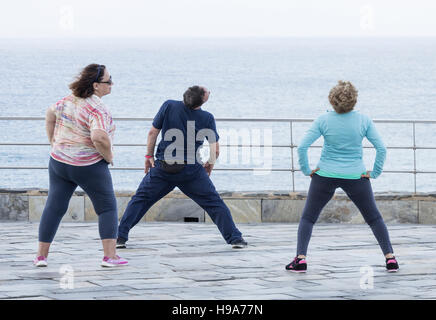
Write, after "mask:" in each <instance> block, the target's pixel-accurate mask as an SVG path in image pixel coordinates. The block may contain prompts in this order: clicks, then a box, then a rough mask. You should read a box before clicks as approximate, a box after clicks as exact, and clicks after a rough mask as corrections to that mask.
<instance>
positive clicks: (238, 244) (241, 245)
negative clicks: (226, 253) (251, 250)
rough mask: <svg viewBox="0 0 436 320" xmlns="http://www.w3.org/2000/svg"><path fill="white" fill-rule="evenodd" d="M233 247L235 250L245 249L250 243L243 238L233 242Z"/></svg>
mask: <svg viewBox="0 0 436 320" xmlns="http://www.w3.org/2000/svg"><path fill="white" fill-rule="evenodd" d="M231 245H232V248H233V249H243V248H245V247H247V245H248V243H247V241H245V240H244V239H243V238H241V239H238V240H233V241H232V243H231Z"/></svg>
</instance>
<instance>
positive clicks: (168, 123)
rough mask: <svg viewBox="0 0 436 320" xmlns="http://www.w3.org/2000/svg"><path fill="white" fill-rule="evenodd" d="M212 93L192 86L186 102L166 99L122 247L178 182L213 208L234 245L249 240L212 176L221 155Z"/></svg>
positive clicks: (121, 232)
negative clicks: (208, 105) (203, 153)
mask: <svg viewBox="0 0 436 320" xmlns="http://www.w3.org/2000/svg"><path fill="white" fill-rule="evenodd" d="M209 95H210V92H209V91H208V90H207V89H206V88H204V87H200V86H193V87H190V88H189V89H188V90H186V92H185V93H184V95H183V102H182V101H175V100H168V101H166V102H165V103H164V104H163V105H162V106H161V108H160V110H159V112H158V113H157V115H156V116H155V117H154V120H153V125H152V127H151V129H150V131H149V133H148V141H147V155H146V156H145V157H146V159H145V173H146V175H145V177H144V179H143V180H142V182H141V184H140V185H139V187H138V189H137V190H136V194H135V195H134V196H133V197H132V199H131V200H130V202H129V204H128V205H127V208H126V211H125V212H124V215H123V217H122V219H121V222H120V225H119V228H118V240H117V248H125V247H126V242H127V240H128V234H129V231H130V229H132V228H133V227H134V226H135V225H136V224H137V223H138V222H139V221H140V220H141V218H142V217H143V216H144V215H145V213H146V212H147V211H148V209H150V207H151V206H152V205H153V204H155V203H156V202H157V201H158V200H160V199H162V198H163V197H164V196H165V195H167V194H168V193H169V192H171V191H172V190H173V189H174V188H175V187H178V188H179V189H180V190H181V191H182V192H183V193H184V194H185V195H187V196H188V197H189V198H191V199H192V200H194V201H195V202H196V203H197V204H198V205H199V206H200V207H202V208H203V209H204V210H205V211H206V212H207V213H208V214H209V216H210V217H211V219H212V221H213V222H214V223H215V224H216V226H217V227H218V229H219V231H220V232H221V234H222V236H223V238H224V240H225V241H226V242H227V243H228V244H231V245H232V247H233V248H244V247H246V246H247V242H245V240H244V239H243V238H242V234H241V232H240V231H239V230H238V228H236V226H235V223H234V222H233V218H232V215H231V214H230V210H229V208H228V207H227V206H226V205H225V203H224V201H223V200H222V199H221V198H220V196H219V194H218V193H217V191H216V189H215V186H214V185H213V183H212V181H211V180H210V178H209V176H210V174H211V172H212V169H213V167H214V163H215V160H216V159H217V158H218V155H219V143H218V140H219V135H218V133H217V131H216V126H215V118H214V117H213V115H212V114H211V113H209V112H207V111H204V110H202V109H201V106H202V105H203V104H204V103H205V102H206V101H207V100H208V99H209ZM161 131H162V140H161V141H160V142H159V145H158V147H157V152H156V155H154V149H155V144H156V139H157V137H158V135H159V133H160V132H161ZM204 138H206V139H208V142H209V145H210V150H211V152H210V158H209V160H208V161H207V162H205V163H204V164H202V163H201V160H200V159H199V149H200V147H201V146H202V145H203V142H204ZM155 158H156V160H155Z"/></svg>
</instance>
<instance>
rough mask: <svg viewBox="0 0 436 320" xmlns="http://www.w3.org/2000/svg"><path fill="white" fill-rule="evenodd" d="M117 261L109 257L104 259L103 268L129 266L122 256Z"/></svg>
mask: <svg viewBox="0 0 436 320" xmlns="http://www.w3.org/2000/svg"><path fill="white" fill-rule="evenodd" d="M116 257H117V258H116V259H111V258H109V257H106V256H105V257H103V261H102V262H101V266H102V267H108V268H112V267H120V266H126V265H128V264H129V262H128V261H127V260H126V259H123V258H121V257H120V256H116Z"/></svg>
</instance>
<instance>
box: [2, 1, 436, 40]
mask: <svg viewBox="0 0 436 320" xmlns="http://www.w3.org/2000/svg"><path fill="white" fill-rule="evenodd" d="M247 36H249V37H250V36H259V37H283V36H285V37H286V36H301V37H307V36H436V1H435V0H413V1H411V0H377V1H375V0H373V1H363V0H142V1H141V0H123V1H120V0H118V1H117V0H16V1H7V2H6V1H4V2H2V5H1V8H0V37H1V38H5V37H6V38H15V37H20V38H21V37H32V38H33V37H247Z"/></svg>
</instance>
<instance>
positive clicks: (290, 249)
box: [0, 221, 436, 300]
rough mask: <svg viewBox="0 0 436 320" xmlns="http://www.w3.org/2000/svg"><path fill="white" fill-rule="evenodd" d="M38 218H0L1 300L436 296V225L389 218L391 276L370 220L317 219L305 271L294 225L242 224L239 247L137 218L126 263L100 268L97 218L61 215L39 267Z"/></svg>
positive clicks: (211, 233)
mask: <svg viewBox="0 0 436 320" xmlns="http://www.w3.org/2000/svg"><path fill="white" fill-rule="evenodd" d="M38 226H39V224H38V222H28V221H14V222H0V230H1V231H0V234H1V237H2V241H1V242H0V259H1V261H2V263H1V265H0V299H8V300H10V299H14V300H21V299H28V300H33V299H35V300H47V299H57V300H62V299H73V300H75V299H80V300H94V299H108V300H112V299H113V300H119V299H120V300H137V299H142V300H162V299H163V300H187V299H194V300H222V299H230V300H238V299H244V300H277V299H278V300H298V299H306V300H307V299H317V300H318V299H334V300H342V299H357V300H374V299H375V300H378V299H388V300H397V299H401V300H403V299H407V300H417V299H426V300H435V299H436V280H435V279H436V269H434V265H435V264H436V226H435V225H415V224H400V225H396V224H395V225H390V224H388V230H389V232H390V238H391V241H392V245H393V247H394V250H395V255H396V256H397V258H398V261H399V263H400V271H399V272H398V273H394V274H390V273H387V272H386V270H385V266H384V261H385V260H384V257H383V255H382V253H381V250H380V248H379V246H378V244H377V242H376V240H375V238H374V236H373V234H372V232H371V230H370V229H369V227H368V226H366V225H358V224H353V225H343V224H325V223H324V224H323V223H320V224H317V225H316V226H315V228H314V230H313V236H312V239H311V242H310V245H309V251H308V257H307V261H308V271H307V273H305V274H294V273H291V272H288V271H286V270H285V269H284V267H285V265H286V264H287V263H289V261H290V260H291V259H292V258H293V257H294V255H295V250H296V240H297V230H298V224H296V223H258V224H256V223H251V224H242V223H240V224H238V227H239V229H240V230H241V231H242V233H243V235H244V238H245V239H246V240H247V241H248V243H249V246H248V247H247V248H245V249H242V250H235V249H232V248H231V246H229V245H228V244H226V243H225V241H224V240H223V239H222V237H221V235H220V233H219V231H218V229H217V228H216V226H215V225H213V224H210V223H183V222H141V223H139V224H138V225H137V226H135V228H134V229H133V230H132V231H131V233H130V239H129V241H128V243H127V246H128V248H127V249H123V250H122V249H120V250H118V254H119V255H120V256H122V257H124V258H126V259H127V260H129V265H128V266H125V267H120V268H114V269H107V268H102V267H100V261H101V259H102V257H103V252H102V248H101V242H100V240H99V238H98V228H97V224H96V223H95V222H62V224H61V227H60V228H59V230H58V233H57V235H56V238H55V241H54V242H53V244H52V248H51V252H50V255H49V259H48V262H49V265H48V267H47V268H35V267H34V266H33V265H32V260H33V258H34V257H35V254H36V252H35V250H36V248H37V235H38Z"/></svg>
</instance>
